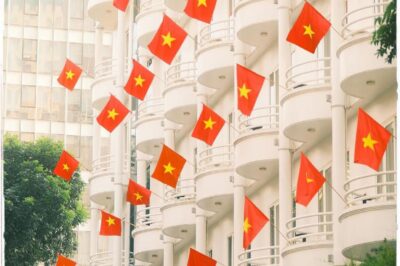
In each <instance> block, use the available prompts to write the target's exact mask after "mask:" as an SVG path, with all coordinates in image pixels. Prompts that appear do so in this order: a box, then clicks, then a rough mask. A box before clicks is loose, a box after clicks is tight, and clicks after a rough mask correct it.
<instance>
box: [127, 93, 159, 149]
mask: <svg viewBox="0 0 400 266" xmlns="http://www.w3.org/2000/svg"><path fill="white" fill-rule="evenodd" d="M163 119H164V102H163V99H162V98H155V99H149V100H145V101H144V102H141V103H140V104H139V106H138V113H137V118H136V120H135V121H134V124H133V127H134V128H136V149H137V150H139V151H141V152H143V153H145V154H148V155H153V156H155V155H158V154H159V153H160V151H161V148H162V144H163V143H164V131H163Z"/></svg>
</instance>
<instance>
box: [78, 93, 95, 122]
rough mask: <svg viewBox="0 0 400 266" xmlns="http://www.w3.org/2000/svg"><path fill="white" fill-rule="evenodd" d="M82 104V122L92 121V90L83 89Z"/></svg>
mask: <svg viewBox="0 0 400 266" xmlns="http://www.w3.org/2000/svg"><path fill="white" fill-rule="evenodd" d="M81 93H82V105H81V122H82V123H92V117H93V109H92V91H90V90H81Z"/></svg>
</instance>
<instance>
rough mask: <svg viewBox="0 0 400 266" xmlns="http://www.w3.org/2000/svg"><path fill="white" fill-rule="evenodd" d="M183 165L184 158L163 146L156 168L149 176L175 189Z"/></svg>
mask: <svg viewBox="0 0 400 266" xmlns="http://www.w3.org/2000/svg"><path fill="white" fill-rule="evenodd" d="M185 163H186V159H185V158H183V157H182V156H181V155H179V154H178V153H176V152H175V151H173V150H172V149H170V148H169V147H168V146H166V145H163V148H162V150H161V153H160V157H159V159H158V162H157V165H156V168H155V169H154V172H153V174H152V175H151V176H152V177H153V178H155V179H157V180H158V181H160V182H162V183H164V184H166V185H168V186H170V187H173V188H175V187H176V184H177V182H178V179H179V176H180V174H181V172H182V169H183V167H184V166H185Z"/></svg>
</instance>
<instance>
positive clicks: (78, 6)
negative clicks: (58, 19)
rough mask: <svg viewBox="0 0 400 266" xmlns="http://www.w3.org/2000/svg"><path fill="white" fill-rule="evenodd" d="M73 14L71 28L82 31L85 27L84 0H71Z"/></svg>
mask: <svg viewBox="0 0 400 266" xmlns="http://www.w3.org/2000/svg"><path fill="white" fill-rule="evenodd" d="M70 4H71V6H70V8H71V11H72V12H71V16H70V25H69V26H70V28H71V29H72V30H79V31H81V30H82V28H83V12H84V9H83V5H84V1H82V0H70Z"/></svg>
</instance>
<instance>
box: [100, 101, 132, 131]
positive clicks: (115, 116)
mask: <svg viewBox="0 0 400 266" xmlns="http://www.w3.org/2000/svg"><path fill="white" fill-rule="evenodd" d="M128 113H129V109H128V108H126V107H125V105H123V103H121V102H120V101H119V100H118V99H117V98H116V97H115V96H114V95H111V96H110V99H109V100H108V102H107V104H106V106H105V107H104V108H103V111H101V113H100V114H99V115H98V116H97V122H98V123H99V124H100V125H101V126H102V127H104V128H105V129H107V130H108V131H109V132H112V131H113V130H114V129H115V128H116V127H117V126H118V125H119V124H120V123H121V122H122V120H124V118H125V116H126V115H127V114H128Z"/></svg>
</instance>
